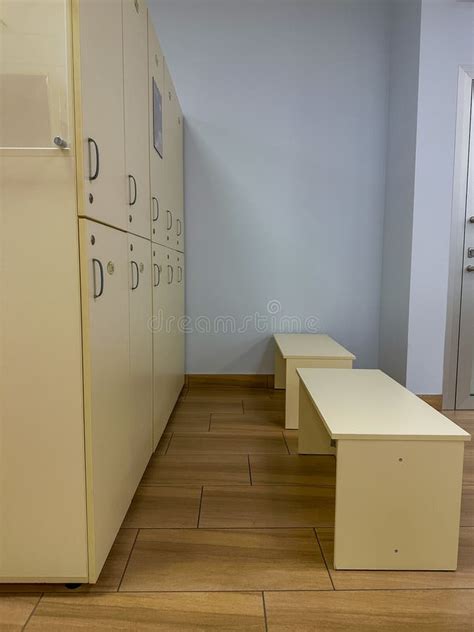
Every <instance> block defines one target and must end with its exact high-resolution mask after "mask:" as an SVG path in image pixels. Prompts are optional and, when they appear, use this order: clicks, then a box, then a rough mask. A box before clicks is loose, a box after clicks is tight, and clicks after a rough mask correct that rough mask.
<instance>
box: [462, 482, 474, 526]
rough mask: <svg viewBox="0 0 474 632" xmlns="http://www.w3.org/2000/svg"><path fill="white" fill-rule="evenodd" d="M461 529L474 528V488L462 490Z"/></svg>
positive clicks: (467, 487)
mask: <svg viewBox="0 0 474 632" xmlns="http://www.w3.org/2000/svg"><path fill="white" fill-rule="evenodd" d="M461 527H474V487H472V486H466V487H463V489H462V499H461Z"/></svg>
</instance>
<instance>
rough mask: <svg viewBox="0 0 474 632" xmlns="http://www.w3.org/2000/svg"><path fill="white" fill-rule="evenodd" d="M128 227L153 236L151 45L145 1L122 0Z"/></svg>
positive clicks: (148, 236)
mask: <svg viewBox="0 0 474 632" xmlns="http://www.w3.org/2000/svg"><path fill="white" fill-rule="evenodd" d="M122 13H123V81H124V91H125V94H124V108H125V170H126V175H127V200H126V201H127V205H128V218H127V219H128V230H129V231H130V232H132V233H135V234H137V235H141V236H142V237H146V238H147V239H149V238H150V180H149V165H148V158H149V155H148V45H147V31H148V21H147V9H146V5H145V2H144V0H122Z"/></svg>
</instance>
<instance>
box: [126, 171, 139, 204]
mask: <svg viewBox="0 0 474 632" xmlns="http://www.w3.org/2000/svg"><path fill="white" fill-rule="evenodd" d="M130 182H133V199H132V189H131V187H130ZM128 199H129V202H128V203H129V205H130V206H133V205H134V204H135V202H136V201H137V181H136V180H135V178H134V177H133V176H132V175H131V174H129V176H128Z"/></svg>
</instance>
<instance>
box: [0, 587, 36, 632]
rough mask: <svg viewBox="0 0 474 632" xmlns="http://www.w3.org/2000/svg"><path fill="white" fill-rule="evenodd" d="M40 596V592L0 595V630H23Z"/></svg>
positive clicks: (15, 631) (4, 631) (6, 631)
mask: <svg viewBox="0 0 474 632" xmlns="http://www.w3.org/2000/svg"><path fill="white" fill-rule="evenodd" d="M40 597H41V594H36V595H7V594H3V595H0V630H1V631H2V632H17V631H18V632H20V631H21V630H23V626H24V625H25V623H26V622H27V621H28V617H29V616H30V615H31V613H32V612H33V610H34V608H35V606H36V604H37V603H38V601H39V600H40Z"/></svg>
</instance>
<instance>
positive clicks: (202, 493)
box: [196, 485, 204, 529]
mask: <svg viewBox="0 0 474 632" xmlns="http://www.w3.org/2000/svg"><path fill="white" fill-rule="evenodd" d="M203 495H204V485H202V486H201V498H200V500H199V512H198V519H197V524H196V529H199V522H200V521H201V509H202V497H203Z"/></svg>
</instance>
